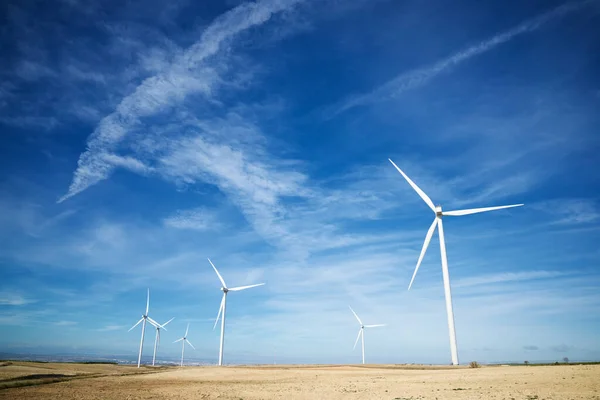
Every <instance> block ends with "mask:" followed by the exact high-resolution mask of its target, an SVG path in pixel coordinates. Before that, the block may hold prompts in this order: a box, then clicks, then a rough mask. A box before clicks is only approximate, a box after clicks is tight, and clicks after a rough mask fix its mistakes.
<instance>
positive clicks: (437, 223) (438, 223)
mask: <svg viewBox="0 0 600 400" xmlns="http://www.w3.org/2000/svg"><path fill="white" fill-rule="evenodd" d="M388 160H389V161H390V162H391V163H392V165H393V166H394V167H396V169H397V170H398V172H400V174H402V176H403V177H404V179H406V181H407V182H408V184H409V185H410V186H412V188H413V189H414V190H415V192H417V194H418V195H419V196H420V197H421V199H423V201H424V202H425V203H426V204H427V205H428V206H429V208H431V211H433V212H434V213H435V218H434V220H433V223H432V224H431V226H430V227H429V230H428V231H427V235H426V236H425V242H424V243H423V249H422V250H421V255H420V256H419V260H418V261H417V267H416V268H415V272H414V273H413V276H412V279H411V280H410V284H409V285H408V290H410V288H411V286H412V284H413V281H414V280H415V276H416V275H417V271H418V270H419V266H420V265H421V261H423V256H425V252H426V251H427V247H428V246H429V242H430V241H431V237H432V236H433V231H434V230H435V228H436V227H437V228H438V232H439V238H440V253H441V256H442V275H443V279H444V294H445V297H446V312H447V314H448V330H449V333H450V351H451V353H452V364H453V365H458V351H457V349H456V331H455V329H454V312H453V311H452V294H451V292H450V275H449V273H448V259H447V257H446V242H445V239H444V226H443V224H442V217H444V216H450V217H459V216H463V215H469V214H476V213H480V212H486V211H494V210H501V209H503V208H512V207H519V206H522V205H523V204H511V205H509V206H497V207H484V208H471V209H467V210H457V211H442V206H434V205H433V202H432V201H431V199H430V198H429V197H428V196H427V195H426V194H425V192H423V191H422V190H421V189H420V188H419V187H418V186H417V185H416V184H415V183H414V182H413V181H411V180H410V178H409V177H408V176H407V175H406V174H405V173H404V172H402V170H401V169H400V168H398V166H397V165H396V164H394V162H393V161H392V160H391V159H389V158H388Z"/></svg>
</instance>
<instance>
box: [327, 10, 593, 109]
mask: <svg viewBox="0 0 600 400" xmlns="http://www.w3.org/2000/svg"><path fill="white" fill-rule="evenodd" d="M590 3H593V0H586V1H580V2H571V3H567V4H563V5H561V6H559V7H557V8H555V9H553V10H550V11H548V12H546V13H544V14H542V15H539V16H537V17H535V18H532V19H529V20H527V21H525V22H523V23H521V24H519V25H517V26H516V27H514V28H511V29H509V30H507V31H505V32H501V33H498V34H496V35H495V36H493V37H492V38H490V39H487V40H484V41H482V42H480V43H478V44H476V45H474V46H471V47H468V48H466V49H463V50H461V51H459V52H458V53H455V54H453V55H452V56H450V57H448V58H445V59H443V60H440V61H438V62H436V63H435V64H433V65H430V66H426V67H422V68H419V69H416V70H413V71H409V72H406V73H403V74H401V75H399V76H397V77H396V78H394V79H392V80H391V81H388V82H387V83H385V84H383V85H382V86H380V87H378V88H377V89H375V90H373V91H372V92H370V93H367V94H363V95H358V96H353V97H350V98H348V99H346V100H345V101H343V102H342V103H341V104H338V105H336V106H334V107H333V108H332V109H330V110H329V111H328V112H327V117H329V118H331V117H334V116H336V115H337V114H340V113H342V112H344V111H347V110H349V109H351V108H355V107H358V106H363V105H367V104H371V103H376V102H380V101H385V100H387V99H391V98H394V97H396V96H399V95H400V94H402V93H404V92H406V91H407V90H411V89H414V88H416V87H418V86H421V85H424V84H426V83H427V82H429V81H430V80H432V79H434V78H435V77H437V76H438V75H440V74H441V73H443V72H445V71H447V70H449V69H451V68H452V67H454V66H456V65H459V64H461V63H463V62H465V61H467V60H469V59H471V58H473V57H475V56H478V55H480V54H483V53H486V52H488V51H490V50H492V49H494V48H495V47H497V46H498V45H501V44H503V43H506V42H508V41H510V40H511V39H513V38H514V37H516V36H519V35H522V34H525V33H528V32H533V31H535V30H537V29H539V28H540V27H541V26H543V25H544V24H546V23H548V22H549V21H551V20H553V19H556V18H560V17H563V16H565V15H567V14H568V13H570V12H573V11H577V10H580V9H582V8H583V7H585V6H586V5H588V4H590Z"/></svg>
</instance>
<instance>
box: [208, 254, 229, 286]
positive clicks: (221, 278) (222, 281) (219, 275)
mask: <svg viewBox="0 0 600 400" xmlns="http://www.w3.org/2000/svg"><path fill="white" fill-rule="evenodd" d="M208 262H209V263H210V265H212V267H213V269H214V270H215V272H216V273H217V276H218V277H219V280H220V281H221V283H222V284H223V287H224V288H226V287H227V285H226V284H225V281H224V280H223V277H222V276H221V274H220V273H219V271H217V267H215V264H213V263H212V261H210V258H209V259H208Z"/></svg>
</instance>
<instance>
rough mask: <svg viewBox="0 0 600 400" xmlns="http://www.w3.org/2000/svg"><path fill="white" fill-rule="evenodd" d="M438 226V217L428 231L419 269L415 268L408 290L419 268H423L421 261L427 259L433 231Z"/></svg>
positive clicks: (418, 264) (418, 263)
mask: <svg viewBox="0 0 600 400" xmlns="http://www.w3.org/2000/svg"><path fill="white" fill-rule="evenodd" d="M437 224H438V219H437V217H435V218H434V220H433V223H432V224H431V226H430V227H429V230H428V231H427V235H425V242H423V248H422V249H421V255H420V256H419V261H417V267H416V268H415V272H413V276H412V279H411V280H410V284H409V285H408V290H410V287H411V286H412V284H413V282H414V280H415V276H417V271H418V270H419V267H420V266H421V261H423V257H425V252H426V251H427V247H428V246H429V242H431V237H432V236H433V231H434V230H435V228H436V227H437Z"/></svg>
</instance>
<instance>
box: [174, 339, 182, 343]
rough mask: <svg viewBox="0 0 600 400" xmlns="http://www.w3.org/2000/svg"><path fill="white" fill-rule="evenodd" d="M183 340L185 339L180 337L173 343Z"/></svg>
mask: <svg viewBox="0 0 600 400" xmlns="http://www.w3.org/2000/svg"><path fill="white" fill-rule="evenodd" d="M182 340H183V338H179V339H177V340H176V341H174V342H173V343H177V342H181V341H182Z"/></svg>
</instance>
